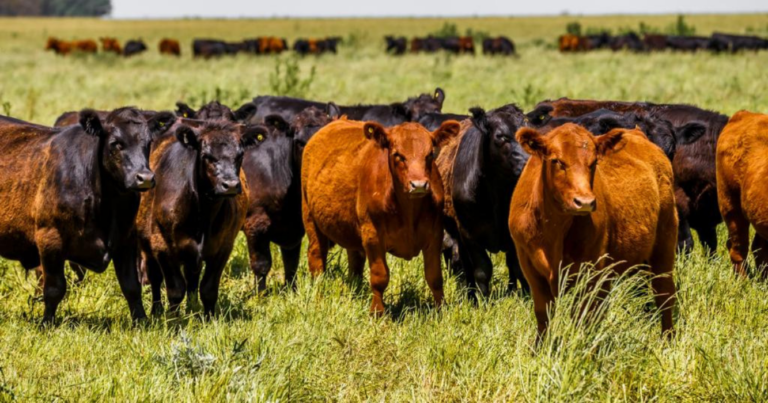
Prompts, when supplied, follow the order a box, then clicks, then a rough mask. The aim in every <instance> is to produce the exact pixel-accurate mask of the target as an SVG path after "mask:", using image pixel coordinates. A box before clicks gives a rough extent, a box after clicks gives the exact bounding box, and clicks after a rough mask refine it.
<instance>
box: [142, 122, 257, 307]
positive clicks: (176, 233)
mask: <svg viewBox="0 0 768 403" xmlns="http://www.w3.org/2000/svg"><path fill="white" fill-rule="evenodd" d="M174 126H175V128H176V129H175V135H173V136H164V137H163V138H162V139H161V140H160V141H159V142H158V144H156V145H154V146H153V147H152V154H151V156H150V166H151V167H152V168H153V169H154V171H155V174H156V178H157V187H156V188H155V189H153V190H151V191H149V192H148V193H147V194H146V196H145V197H142V198H141V206H140V209H139V215H138V219H137V227H138V231H139V244H140V245H141V250H142V256H143V258H144V264H145V265H146V271H147V275H148V277H149V282H150V285H151V288H152V313H153V314H160V313H162V311H163V303H162V301H161V299H160V285H161V283H162V282H163V280H165V287H166V294H167V297H168V303H169V309H170V311H171V312H174V313H175V312H177V311H178V309H179V305H180V304H181V302H182V301H183V300H184V296H185V294H186V295H187V297H188V304H189V306H191V307H192V308H193V309H196V308H197V305H198V303H197V301H198V299H197V294H198V286H199V293H200V300H202V303H203V310H204V313H205V315H206V316H210V315H212V314H213V313H214V312H215V308H216V301H217V300H218V295H219V282H220V281H221V274H222V271H223V269H224V266H225V265H226V263H227V260H228V259H229V255H230V253H231V252H232V247H233V246H234V243H235V238H236V237H237V234H238V232H240V229H241V228H242V226H243V223H244V222H245V214H246V211H247V209H248V196H247V195H248V186H247V182H246V181H245V177H244V173H243V172H242V171H241V169H240V166H241V164H242V161H243V156H244V154H245V152H246V151H248V149H249V148H251V147H258V144H259V143H260V142H261V141H263V140H264V137H265V136H266V135H267V132H268V130H267V128H265V127H263V126H252V127H245V126H242V125H238V124H235V123H231V122H226V121H193V120H187V119H182V120H181V122H180V123H177V124H176V125H174ZM203 263H205V274H204V275H203V278H202V282H200V272H201V271H202V265H203ZM181 266H184V273H183V274H182V271H181Z"/></svg>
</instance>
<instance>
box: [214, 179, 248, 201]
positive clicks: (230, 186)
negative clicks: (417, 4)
mask: <svg viewBox="0 0 768 403" xmlns="http://www.w3.org/2000/svg"><path fill="white" fill-rule="evenodd" d="M241 193H243V185H242V184H241V183H240V181H239V180H237V179H235V180H228V181H222V182H221V184H219V186H217V189H216V196H222V197H231V196H237V195H239V194H241Z"/></svg>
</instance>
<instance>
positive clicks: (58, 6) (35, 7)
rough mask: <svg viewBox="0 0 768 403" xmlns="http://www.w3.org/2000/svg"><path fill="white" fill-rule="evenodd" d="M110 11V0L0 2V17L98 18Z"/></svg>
mask: <svg viewBox="0 0 768 403" xmlns="http://www.w3.org/2000/svg"><path fill="white" fill-rule="evenodd" d="M111 11H112V4H111V1H110V0H0V15H9V16H41V15H42V16H60V17H75V16H86V17H98V16H102V15H106V14H109V13H110V12H111Z"/></svg>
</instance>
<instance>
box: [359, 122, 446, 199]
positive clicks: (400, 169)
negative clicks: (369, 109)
mask: <svg viewBox="0 0 768 403" xmlns="http://www.w3.org/2000/svg"><path fill="white" fill-rule="evenodd" d="M363 130H364V133H365V136H366V137H367V138H369V139H371V140H373V141H375V142H376V143H377V144H378V146H379V147H382V148H384V149H386V150H387V152H388V153H389V169H390V172H392V177H393V179H394V182H395V188H396V189H397V190H400V191H401V192H403V193H405V194H407V195H408V196H409V197H411V198H413V199H416V198H421V197H424V196H426V195H428V194H429V193H430V190H431V188H430V178H431V177H432V170H433V169H437V168H436V167H435V165H434V161H435V154H434V150H435V147H439V146H440V145H442V144H443V143H445V142H446V141H448V140H449V139H450V138H452V137H454V136H456V135H457V134H458V133H459V130H460V127H459V123H458V122H456V121H453V120H449V121H447V122H445V123H443V124H442V126H440V127H439V128H438V129H437V130H435V131H434V132H432V133H430V132H429V131H427V130H426V129H424V127H423V126H421V125H420V124H416V123H403V124H400V125H398V126H394V127H391V128H389V129H384V128H383V127H382V126H380V125H379V124H377V123H372V122H368V123H366V124H365V126H364V127H363ZM398 188H399V189H398Z"/></svg>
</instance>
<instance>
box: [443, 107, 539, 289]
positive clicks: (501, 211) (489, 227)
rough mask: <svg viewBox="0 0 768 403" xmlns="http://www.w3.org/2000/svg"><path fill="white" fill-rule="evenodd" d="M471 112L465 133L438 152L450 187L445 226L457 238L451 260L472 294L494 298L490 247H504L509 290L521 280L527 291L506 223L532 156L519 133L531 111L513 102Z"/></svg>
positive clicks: (501, 249) (463, 128) (453, 239)
mask: <svg viewBox="0 0 768 403" xmlns="http://www.w3.org/2000/svg"><path fill="white" fill-rule="evenodd" d="M470 111H471V112H472V117H471V119H470V120H466V121H464V122H462V125H461V132H460V134H459V136H457V137H456V138H454V139H452V140H451V141H449V142H448V143H447V144H446V145H445V146H443V147H442V148H441V149H440V153H439V155H438V157H437V167H438V169H439V170H440V177H441V178H442V180H443V189H444V190H445V207H444V214H445V217H446V222H445V229H446V232H447V233H448V234H449V235H450V238H451V241H450V242H449V245H446V246H450V250H449V251H446V260H448V261H449V262H450V264H451V266H452V269H453V271H454V272H461V273H463V275H464V278H465V279H466V281H467V284H468V286H469V296H470V298H475V297H476V292H477V293H479V294H480V295H481V296H482V297H488V296H490V292H491V289H490V282H491V278H492V277H493V263H492V262H491V259H490V257H489V256H488V253H487V251H488V252H492V253H498V252H504V253H505V254H506V264H507V268H508V269H509V282H508V290H509V291H515V290H518V282H519V283H520V286H519V287H520V288H521V289H522V290H527V289H528V284H527V283H526V281H525V278H524V277H523V275H522V272H521V271H520V264H519V263H518V259H517V253H516V250H515V245H514V244H513V243H512V238H511V237H510V235H509V228H508V226H507V225H506V222H507V218H508V217H509V200H510V199H511V198H512V191H513V190H514V189H515V185H516V184H517V180H518V178H520V173H521V172H522V170H523V167H524V166H525V164H526V162H527V161H528V154H526V153H525V151H524V150H523V148H522V147H521V146H520V144H518V142H517V140H515V137H514V136H515V133H516V132H517V130H518V129H519V128H521V127H524V126H525V125H526V120H525V115H524V114H523V112H522V111H521V110H520V109H519V108H518V107H517V106H515V105H512V104H510V105H505V106H502V107H500V108H496V109H493V110H491V111H488V112H486V111H484V110H483V109H481V108H472V109H470Z"/></svg>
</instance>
